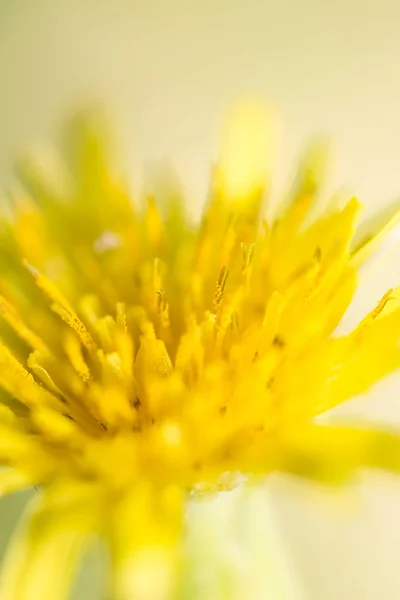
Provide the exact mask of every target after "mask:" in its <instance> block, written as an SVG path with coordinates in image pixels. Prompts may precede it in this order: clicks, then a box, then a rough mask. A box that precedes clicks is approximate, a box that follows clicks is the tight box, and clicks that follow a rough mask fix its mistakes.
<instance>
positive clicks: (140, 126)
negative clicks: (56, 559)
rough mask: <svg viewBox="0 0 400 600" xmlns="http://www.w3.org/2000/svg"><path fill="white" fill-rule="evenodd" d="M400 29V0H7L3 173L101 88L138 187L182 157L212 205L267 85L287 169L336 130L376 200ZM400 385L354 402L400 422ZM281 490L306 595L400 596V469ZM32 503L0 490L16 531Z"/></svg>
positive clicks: (389, 138) (396, 91)
mask: <svg viewBox="0 0 400 600" xmlns="http://www.w3.org/2000/svg"><path fill="white" fill-rule="evenodd" d="M399 32H400V3H399V2H397V1H396V0H382V1H380V2H378V1H371V0H370V1H368V0H347V1H346V0H337V1H336V2H334V3H333V2H320V1H318V0H291V1H289V0H281V1H276V0H274V1H273V2H270V1H265V0H246V1H244V0H226V1H222V0H202V1H200V0H186V1H185V0H108V1H106V0H8V1H7V0H0V178H1V180H2V181H3V182H4V185H6V184H7V182H8V180H9V175H10V165H11V158H12V157H13V156H14V155H15V154H17V153H18V152H19V151H20V150H21V149H24V148H26V147H27V146H28V147H29V146H30V145H32V144H33V143H35V142H40V141H43V140H45V141H46V140H47V139H48V136H49V135H50V132H51V131H53V127H54V125H55V124H56V123H57V122H58V121H59V120H60V119H61V118H62V116H63V114H64V113H65V110H66V109H68V108H69V107H71V106H73V105H75V104H77V103H79V102H81V101H87V100H93V99H94V100H97V99H98V100H101V101H104V102H105V103H106V104H107V105H109V107H110V108H111V110H112V111H113V112H114V114H115V117H116V121H117V123H118V126H119V128H120V133H121V143H122V148H123V150H124V160H125V164H126V165H127V167H129V169H130V172H131V173H132V183H133V186H134V188H136V189H140V181H142V179H143V178H142V177H141V175H140V173H141V172H143V171H142V169H143V168H144V167H146V165H147V164H148V161H149V160H155V159H160V158H163V157H165V156H168V157H170V158H171V159H172V161H173V162H174V164H175V165H176V167H177V169H178V171H179V173H180V175H181V179H182V181H183V183H184V186H185V188H186V190H187V193H188V195H190V198H191V199H192V202H193V206H194V207H195V206H199V204H200V203H201V201H202V197H203V195H204V192H205V189H206V183H207V176H208V171H209V164H210V160H211V158H212V157H213V156H215V154H216V149H217V139H218V138H217V131H218V129H217V127H218V123H219V121H220V118H221V116H222V114H223V111H224V109H225V107H226V105H227V104H228V102H229V101H230V100H232V99H234V98H235V97H238V96H240V95H243V94H247V93H251V94H258V95H261V96H263V97H265V98H266V99H268V100H269V101H271V102H272V103H273V104H274V105H276V106H277V107H278V108H279V110H280V112H281V115H282V117H283V121H284V123H285V127H284V139H283V144H282V148H283V150H284V154H283V158H282V161H281V165H282V167H281V178H282V175H284V174H285V173H286V172H287V170H288V165H290V163H291V161H292V159H293V158H294V156H295V153H296V151H297V150H298V149H299V147H300V145H301V143H302V142H303V141H304V139H305V138H306V137H307V136H308V135H310V134H311V133H314V132H320V131H324V132H329V133H331V134H332V136H333V138H334V140H335V145H336V149H337V157H336V161H335V162H336V168H335V176H334V178H333V179H332V181H331V184H330V185H331V189H334V187H335V184H336V185H338V184H340V185H341V184H345V185H346V186H347V187H348V188H349V189H351V190H353V191H355V192H356V193H357V195H358V196H359V197H360V199H361V200H362V201H363V202H365V204H366V205H367V207H368V211H370V212H371V211H373V210H375V209H378V208H379V207H380V206H382V205H384V203H385V202H388V201H390V200H393V199H395V198H396V197H397V196H398V195H400V170H399V164H400V35H399ZM399 265H400V250H399V251H397V253H394V254H392V256H391V259H390V260H384V261H383V260H382V261H380V262H376V263H375V264H374V266H373V267H372V270H371V272H370V275H369V276H368V277H366V278H365V279H363V282H362V287H361V291H360V293H359V294H358V296H357V298H356V303H355V306H354V309H353V310H352V311H351V314H350V316H349V318H350V320H351V319H354V318H355V317H357V316H361V314H362V312H363V311H365V310H367V308H369V307H371V306H372V305H373V304H374V302H375V301H376V300H377V299H378V297H379V295H380V294H381V293H383V291H384V289H385V288H387V287H389V286H392V285H395V284H396V283H400V266H399ZM399 391H400V377H399V376H397V375H396V376H394V377H392V378H391V379H390V381H388V382H386V383H384V384H382V385H380V386H379V387H378V388H377V389H376V390H374V392H373V393H371V395H370V396H369V397H368V398H366V399H362V401H359V400H356V401H355V402H354V403H352V404H351V405H350V406H349V407H348V408H347V409H346V411H347V412H348V413H350V414H353V415H360V414H362V415H364V416H365V418H367V417H368V416H370V417H372V416H373V417H375V418H377V419H379V420H382V421H385V422H391V421H394V420H396V421H397V423H399V424H400V394H399ZM271 490H272V495H273V499H274V508H275V511H276V514H277V518H278V519H279V522H280V525H281V527H282V531H283V535H284V543H285V545H286V548H287V549H288V551H289V552H291V553H292V555H293V558H292V563H293V565H294V567H295V569H296V571H297V574H298V578H299V580H300V581H301V583H302V586H303V592H304V597H305V598H306V599H310V600H338V599H344V600H347V599H349V600H350V599H351V600H378V599H379V600H380V599H386V598H388V599H394V598H399V597H400V569H399V566H398V561H399V548H400V483H397V482H396V481H394V480H391V479H389V478H388V477H385V476H382V477H381V476H379V477H373V478H372V477H369V478H368V479H366V481H365V482H363V484H362V485H360V486H358V487H357V488H356V489H355V490H353V493H352V494H351V495H350V494H346V495H342V496H334V497H333V498H332V497H331V498H329V497H328V496H327V495H326V494H322V493H319V492H315V491H310V490H309V489H308V487H307V486H305V485H303V484H301V485H300V484H299V483H296V482H294V481H288V480H284V479H283V478H281V477H276V478H273V480H272V482H271ZM22 501H23V498H17V499H15V498H12V499H6V500H2V501H1V502H0V519H1V520H0V526H1V536H0V537H1V543H2V544H3V542H5V540H6V537H7V535H8V533H9V531H11V529H12V526H13V519H14V518H15V515H16V514H17V513H18V512H19V510H20V507H21V505H22V503H23V502H22ZM91 573H92V576H91V582H90V581H89V583H88V580H87V579H86V582H84V583H86V585H87V586H88V587H86V588H85V589H84V590H83V591H82V592H81V594H80V596H79V597H80V598H83V599H85V600H86V599H89V592H88V589H89V588H91V587H93V588H94V590H96V587H95V586H96V585H97V584H98V582H97V581H96V580H97V572H96V567H95V566H93V567H92V571H91ZM97 594H98V592H96V591H94V598H95V599H96V598H98V596H97ZM277 600H279V599H277Z"/></svg>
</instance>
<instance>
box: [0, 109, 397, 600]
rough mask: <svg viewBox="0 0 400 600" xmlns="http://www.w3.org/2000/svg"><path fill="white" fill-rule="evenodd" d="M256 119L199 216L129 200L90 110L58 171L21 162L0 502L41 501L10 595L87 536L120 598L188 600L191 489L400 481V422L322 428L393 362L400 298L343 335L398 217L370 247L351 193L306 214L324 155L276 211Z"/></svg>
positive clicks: (23, 597)
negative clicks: (290, 481) (268, 202)
mask: <svg viewBox="0 0 400 600" xmlns="http://www.w3.org/2000/svg"><path fill="white" fill-rule="evenodd" d="M257 115H259V111H258V108H255V109H254V111H253V109H248V108H247V109H246V110H245V111H244V112H243V111H239V113H238V114H236V115H235V117H234V120H233V125H232V128H231V129H230V132H231V134H230V135H229V136H227V138H226V139H227V140H228V142H229V144H228V146H227V148H226V149H225V150H224V151H223V152H222V157H221V161H220V163H219V165H218V166H217V168H216V169H215V172H214V173H213V177H212V184H211V188H210V193H209V198H208V202H207V203H206V206H205V209H204V212H203V215H202V217H201V219H200V222H199V223H196V224H193V223H192V222H191V220H190V219H189V218H188V217H187V215H186V211H185V205H184V202H183V201H182V199H181V198H180V197H179V194H172V195H171V196H170V197H169V198H167V199H166V200H165V202H163V203H161V204H159V203H157V201H156V199H155V200H154V199H153V198H150V199H149V200H148V202H147V203H146V204H145V206H141V207H138V206H137V205H136V204H135V202H133V200H132V199H131V198H130V197H129V194H128V191H127V187H126V186H125V185H124V182H123V180H121V179H120V178H118V177H117V176H116V175H115V173H114V170H113V169H112V168H111V166H110V160H109V157H107V152H106V151H107V143H106V142H105V141H104V140H103V137H102V132H101V128H98V127H97V125H96V121H95V119H93V118H92V117H87V116H78V117H76V118H75V119H74V120H73V122H72V123H70V124H69V126H68V127H67V129H66V135H65V137H64V139H63V142H62V144H61V160H60V161H59V165H60V168H59V173H58V175H57V177H50V175H49V174H47V175H46V172H45V170H43V169H42V168H41V167H40V165H39V164H38V163H37V162H32V161H28V162H23V163H20V164H19V180H20V182H21V184H22V185H21V186H20V188H19V189H18V193H17V194H15V196H13V198H12V199H11V201H10V203H9V205H8V206H7V207H5V208H4V210H3V214H2V217H1V224H0V248H1V251H0V274H1V275H0V313H1V342H0V389H1V398H0V461H1V465H2V466H3V467H2V470H1V471H0V491H1V493H8V492H12V491H15V490H18V489H22V488H26V487H31V486H33V485H35V486H36V487H37V492H36V494H35V497H34V500H33V505H32V506H31V507H30V510H29V513H28V516H27V521H26V524H25V526H24V527H23V530H22V531H21V532H20V533H19V534H18V535H17V536H16V538H15V542H14V544H13V545H12V546H11V548H10V551H9V556H8V559H7V560H6V562H5V566H4V570H3V576H2V579H1V583H0V597H1V598H2V600H35V599H37V598H43V599H48V600H59V599H61V598H66V597H67V596H68V591H69V586H70V581H71V579H72V577H73V573H74V571H75V569H76V567H77V565H78V563H79V560H80V557H81V555H82V553H83V551H84V549H85V547H86V545H87V542H88V540H89V539H90V538H91V536H92V535H94V534H95V535H99V536H101V537H102V538H103V539H104V540H105V541H106V543H107V545H108V548H109V551H110V556H111V561H112V572H113V585H114V594H115V598H117V599H118V600H121V599H126V600H131V599H132V598H136V599H137V600H142V599H145V600H147V599H151V600H157V599H161V598H168V597H174V590H175V587H174V586H175V585H176V581H177V580H178V576H179V570H180V569H181V566H182V560H181V558H182V557H181V550H180V548H181V539H182V531H183V523H184V521H183V515H184V511H185V503H186V501H187V499H188V497H189V496H190V495H193V494H200V493H214V492H217V491H219V490H229V489H230V488H232V487H234V486H235V485H236V484H237V482H238V481H240V480H241V477H244V478H248V479H250V480H257V479H259V478H264V477H265V476H266V475H268V474H269V473H271V472H274V471H281V472H288V473H294V474H297V475H299V476H303V477H306V478H311V479H314V480H320V481H325V482H339V481H342V480H343V479H345V478H347V477H348V476H349V475H351V474H352V473H353V472H354V471H355V470H356V469H357V468H359V467H368V468H383V469H388V470H398V469H399V467H400V454H399V450H400V443H399V437H398V435H397V434H396V433H395V432H389V431H382V430H378V429H376V428H374V427H373V426H371V427H365V425H359V426H355V425H354V423H345V422H344V423H341V424H340V425H339V424H338V423H335V424H332V423H331V424H329V422H328V421H327V420H326V419H324V420H321V419H318V418H317V417H319V416H320V415H322V414H323V413H324V412H326V411H328V410H329V409H331V408H333V407H335V406H337V405H339V404H340V403H342V402H344V401H346V400H347V399H349V398H351V397H352V396H354V395H356V394H360V393H362V392H364V391H365V390H367V389H368V388H369V387H370V386H371V385H372V384H374V383H375V382H376V381H378V380H379V379H380V378H382V377H383V376H385V375H386V374H388V373H389V372H391V371H393V370H394V369H396V368H397V367H398V366H399V365H400V349H399V343H398V342H399V336H400V304H399V295H400V292H399V290H390V291H389V292H388V293H387V294H385V296H384V297H383V298H382V300H381V301H380V302H379V304H378V305H377V306H376V307H375V308H373V310H372V312H371V313H370V314H368V315H367V316H366V317H365V318H364V319H363V320H362V321H361V322H360V324H359V325H358V326H357V327H356V328H355V330H354V331H352V332H351V333H349V334H347V335H343V336H339V335H336V334H335V330H336V328H337V325H338V323H339V322H340V320H341V318H342V316H343V314H344V313H345V311H346V309H347V307H348V305H349V303H350V301H351V299H352V297H353V295H354V292H355V289H356V286H357V269H358V267H359V266H360V265H361V264H362V262H363V261H364V260H365V259H366V257H367V256H368V255H369V254H370V253H371V252H372V251H373V249H374V247H375V245H376V244H377V243H378V242H379V241H380V240H381V238H382V237H384V235H385V234H386V233H387V232H388V231H389V229H390V228H391V227H392V226H393V225H394V224H395V222H396V220H397V216H396V215H395V216H394V217H393V218H392V220H391V221H389V223H388V224H387V225H386V226H385V227H384V228H383V229H381V230H380V231H378V232H373V231H372V232H370V235H369V236H367V237H366V238H363V239H361V240H360V241H358V242H356V243H355V242H354V232H355V229H356V224H357V219H358V216H359V209H360V205H359V203H358V201H357V200H356V199H355V198H351V199H350V200H349V201H348V202H347V203H346V204H345V206H344V207H342V208H332V209H331V210H330V211H327V213H326V214H324V215H323V216H321V217H312V210H313V207H314V205H315V203H316V201H317V200H318V197H319V192H320V187H321V179H322V178H323V177H322V174H323V171H324V169H323V163H324V150H323V147H322V146H321V147H320V146H318V144H317V145H316V146H315V145H314V146H313V147H312V148H310V150H309V151H308V153H306V155H305V156H304V158H303V160H302V161H301V163H300V167H299V171H298V175H297V178H296V181H295V184H294V185H293V187H292V189H291V191H290V194H289V198H288V200H287V201H286V202H285V204H284V206H283V207H282V208H281V209H280V211H279V212H278V215H277V216H276V218H274V219H270V220H262V206H263V198H264V197H265V196H266V193H265V192H266V190H265V186H264V182H263V175H264V174H265V173H266V171H265V173H264V171H263V156H264V154H265V153H267V151H268V143H266V140H265V139H264V140H263V138H262V132H263V131H264V129H263V126H262V124H261V121H260V120H258V116H257ZM264 125H265V123H264ZM267 141H268V140H267ZM263 153H264V154H263ZM167 192H168V190H167Z"/></svg>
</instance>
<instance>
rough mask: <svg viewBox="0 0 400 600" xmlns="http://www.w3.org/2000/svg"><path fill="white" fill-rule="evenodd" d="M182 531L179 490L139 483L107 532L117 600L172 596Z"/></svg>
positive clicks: (140, 599)
mask: <svg viewBox="0 0 400 600" xmlns="http://www.w3.org/2000/svg"><path fill="white" fill-rule="evenodd" d="M181 526H182V494H181V491H180V490H179V489H176V488H174V487H170V488H165V489H163V490H156V489H154V488H153V487H152V486H150V485H147V484H145V483H142V484H139V485H138V487H137V488H136V490H135V492H134V493H133V494H132V495H131V496H130V497H128V498H126V499H124V500H122V501H121V503H120V505H119V506H118V507H116V510H115V519H114V520H113V522H112V523H111V531H110V544H111V551H112V558H113V562H114V594H115V599H116V600H132V599H133V598H135V600H150V599H151V600H166V599H169V598H174V597H175V596H174V592H175V589H176V586H177V583H178V582H177V577H178V567H179V546H178V544H179V541H180V538H181Z"/></svg>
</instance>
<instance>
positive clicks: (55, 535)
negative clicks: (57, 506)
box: [0, 494, 89, 600]
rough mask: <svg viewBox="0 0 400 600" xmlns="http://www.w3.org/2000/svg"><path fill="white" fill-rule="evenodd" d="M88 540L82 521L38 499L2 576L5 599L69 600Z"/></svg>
mask: <svg viewBox="0 0 400 600" xmlns="http://www.w3.org/2000/svg"><path fill="white" fill-rule="evenodd" d="M88 541H89V531H88V528H87V526H86V524H84V523H83V522H82V521H79V520H76V519H75V518H74V516H73V514H71V513H69V511H68V510H67V509H65V510H54V508H53V507H52V506H51V503H49V502H48V501H47V497H46V494H43V495H42V494H40V495H39V497H35V498H34V499H33V501H32V503H31V505H30V509H29V511H28V513H27V515H26V517H25V522H24V523H23V526H22V528H21V530H20V531H19V532H18V533H17V534H16V537H15V539H14V541H13V543H12V545H11V547H10V549H9V551H8V554H7V556H6V559H5V562H4V564H3V569H2V573H1V577H0V598H1V599H2V600H38V598H40V599H41V600H67V598H69V590H70V585H71V580H72V577H73V574H74V571H75V569H76V566H77V563H78V561H79V558H80V557H81V555H82V554H83V551H84V549H85V548H86V545H87V543H88Z"/></svg>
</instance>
